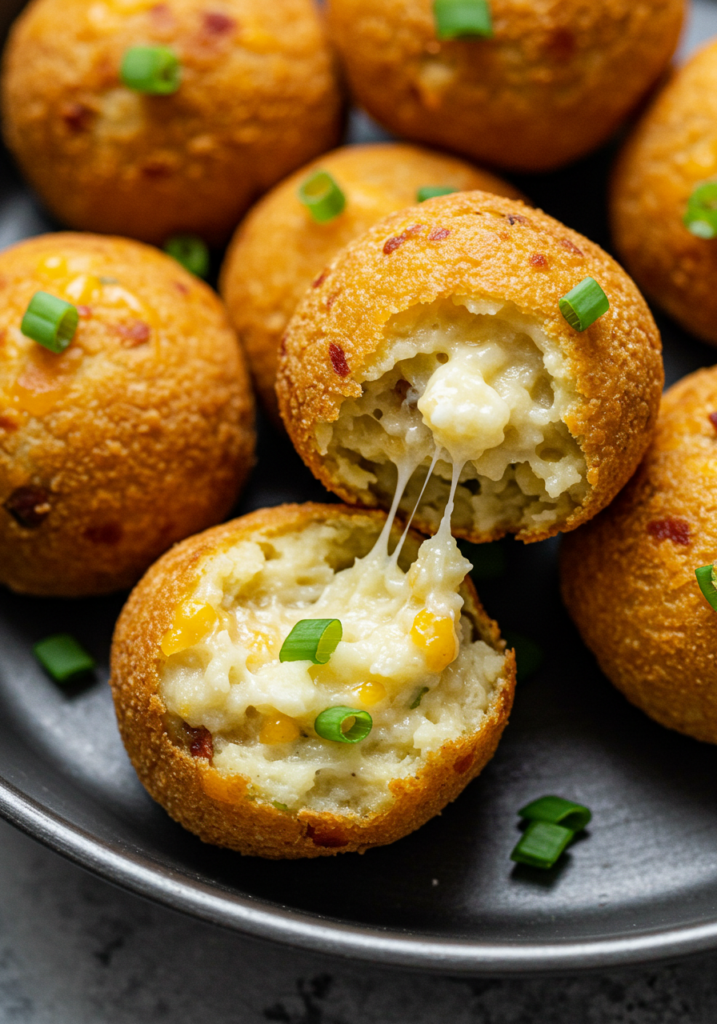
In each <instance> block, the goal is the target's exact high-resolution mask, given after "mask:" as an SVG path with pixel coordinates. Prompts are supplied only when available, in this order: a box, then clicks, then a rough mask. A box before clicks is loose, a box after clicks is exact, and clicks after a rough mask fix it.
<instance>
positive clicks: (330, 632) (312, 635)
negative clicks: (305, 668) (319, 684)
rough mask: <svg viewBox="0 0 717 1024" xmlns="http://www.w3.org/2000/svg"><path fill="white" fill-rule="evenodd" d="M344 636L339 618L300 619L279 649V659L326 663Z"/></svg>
mask: <svg viewBox="0 0 717 1024" xmlns="http://www.w3.org/2000/svg"><path fill="white" fill-rule="evenodd" d="M342 636H343V628H342V626H341V622H340V621H339V619H300V620H299V622H297V623H296V625H295V626H294V628H293V629H292V631H291V632H290V633H289V635H288V636H287V638H286V640H285V641H284V643H283V644H282V645H281V650H280V651H279V661H313V663H314V665H325V664H326V662H327V661H328V660H329V658H330V657H331V655H332V654H333V653H334V651H335V650H336V647H337V645H338V642H339V640H340V639H341V637H342Z"/></svg>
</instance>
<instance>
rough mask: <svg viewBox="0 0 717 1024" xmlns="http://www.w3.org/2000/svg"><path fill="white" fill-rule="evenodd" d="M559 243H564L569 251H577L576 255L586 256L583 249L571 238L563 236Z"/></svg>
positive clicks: (564, 246) (563, 245)
mask: <svg viewBox="0 0 717 1024" xmlns="http://www.w3.org/2000/svg"><path fill="white" fill-rule="evenodd" d="M558 245H562V247H563V249H567V250H568V252H572V253H575V255H576V256H582V257H584V256H585V253H584V252H583V251H582V249H578V247H577V245H575V243H574V242H571V241H570V239H569V238H561V239H560V240H559V242H558Z"/></svg>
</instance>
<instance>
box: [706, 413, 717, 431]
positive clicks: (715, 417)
mask: <svg viewBox="0 0 717 1024" xmlns="http://www.w3.org/2000/svg"><path fill="white" fill-rule="evenodd" d="M707 419H708V420H709V421H710V423H711V424H712V426H713V427H714V428H715V430H717V412H711V413H710V414H709V416H708V417H707Z"/></svg>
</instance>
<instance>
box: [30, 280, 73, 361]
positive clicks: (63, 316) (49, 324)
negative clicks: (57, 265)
mask: <svg viewBox="0 0 717 1024" xmlns="http://www.w3.org/2000/svg"><path fill="white" fill-rule="evenodd" d="M79 320H80V314H79V313H78V312H77V309H76V308H75V306H73V305H72V304H71V303H69V302H65V300H64V299H58V298H57V297H56V296H55V295H49V294H48V293H47V292H35V294H34V295H33V297H32V298H31V299H30V302H29V304H28V307H27V309H26V310H25V315H24V316H23V318H22V323H21V324H20V330H21V331H22V333H23V334H24V335H25V336H26V337H28V338H32V340H33V341H36V342H37V343H38V345H42V346H43V347H44V348H48V349H49V350H50V352H55V353H57V354H58V355H59V354H60V352H64V351H65V349H66V348H67V347H68V345H69V344H70V342H71V341H72V339H73V338H74V336H75V331H76V330H77V324H78V323H79Z"/></svg>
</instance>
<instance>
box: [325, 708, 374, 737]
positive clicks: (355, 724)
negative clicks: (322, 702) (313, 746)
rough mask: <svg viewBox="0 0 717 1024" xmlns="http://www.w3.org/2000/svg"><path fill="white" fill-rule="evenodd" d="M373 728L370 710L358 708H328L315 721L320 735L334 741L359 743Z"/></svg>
mask: <svg viewBox="0 0 717 1024" xmlns="http://www.w3.org/2000/svg"><path fill="white" fill-rule="evenodd" d="M372 728H373V719H372V718H371V716H370V715H369V713H368V711H358V710H357V709H356V708H344V707H336V708H326V710H325V711H322V712H321V714H320V715H318V716H317V718H316V721H315V722H314V729H316V732H317V733H318V734H319V736H321V738H322V739H325V740H333V741H334V743H359V742H360V741H361V740H365V739H366V737H367V736H368V734H369V733H370V732H371V729H372Z"/></svg>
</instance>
